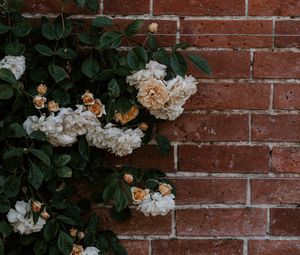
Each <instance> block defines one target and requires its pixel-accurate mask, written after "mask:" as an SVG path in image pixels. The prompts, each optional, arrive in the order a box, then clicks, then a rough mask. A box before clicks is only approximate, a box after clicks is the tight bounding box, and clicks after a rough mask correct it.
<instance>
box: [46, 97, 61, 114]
mask: <svg viewBox="0 0 300 255" xmlns="http://www.w3.org/2000/svg"><path fill="white" fill-rule="evenodd" d="M48 111H49V112H57V111H59V106H58V103H56V102H55V101H54V100H51V101H49V102H48Z"/></svg>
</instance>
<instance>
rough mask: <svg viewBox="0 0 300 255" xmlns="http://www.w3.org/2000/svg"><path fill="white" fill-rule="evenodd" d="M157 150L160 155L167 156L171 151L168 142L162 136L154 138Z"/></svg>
mask: <svg viewBox="0 0 300 255" xmlns="http://www.w3.org/2000/svg"><path fill="white" fill-rule="evenodd" d="M156 141H157V146H158V150H159V152H160V153H161V154H163V155H167V154H168V153H169V152H170V150H171V144H170V140H169V139H168V138H167V137H165V136H162V135H157V136H156Z"/></svg>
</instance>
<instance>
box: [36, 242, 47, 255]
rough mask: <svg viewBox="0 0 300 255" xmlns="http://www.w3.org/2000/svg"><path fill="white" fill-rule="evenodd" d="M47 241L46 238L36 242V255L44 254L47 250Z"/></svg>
mask: <svg viewBox="0 0 300 255" xmlns="http://www.w3.org/2000/svg"><path fill="white" fill-rule="evenodd" d="M47 246H48V245H47V243H46V242H45V241H44V240H37V241H36V242H34V246H33V251H34V254H35V255H42V254H45V253H46V252H47V248H48V247H47Z"/></svg>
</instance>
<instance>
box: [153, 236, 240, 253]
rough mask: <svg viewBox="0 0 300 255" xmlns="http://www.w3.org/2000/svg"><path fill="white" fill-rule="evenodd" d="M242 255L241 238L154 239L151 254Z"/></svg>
mask: <svg viewBox="0 0 300 255" xmlns="http://www.w3.org/2000/svg"><path fill="white" fill-rule="evenodd" d="M175 254H189V255H216V254H218V255H229V254H230V255H242V254H243V242H242V241H241V240H184V239H183V240H155V241H152V255H175Z"/></svg>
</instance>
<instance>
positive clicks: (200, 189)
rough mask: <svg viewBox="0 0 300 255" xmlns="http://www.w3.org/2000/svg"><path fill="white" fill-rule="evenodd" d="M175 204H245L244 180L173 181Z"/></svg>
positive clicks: (245, 189) (245, 190)
mask: <svg viewBox="0 0 300 255" xmlns="http://www.w3.org/2000/svg"><path fill="white" fill-rule="evenodd" d="M173 183H174V184H175V186H176V203H177V204H205V203H212V204H213V203H228V204H230V203H232V204H233V203H245V202H246V193H247V181H246V180H245V179H175V180H173Z"/></svg>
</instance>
